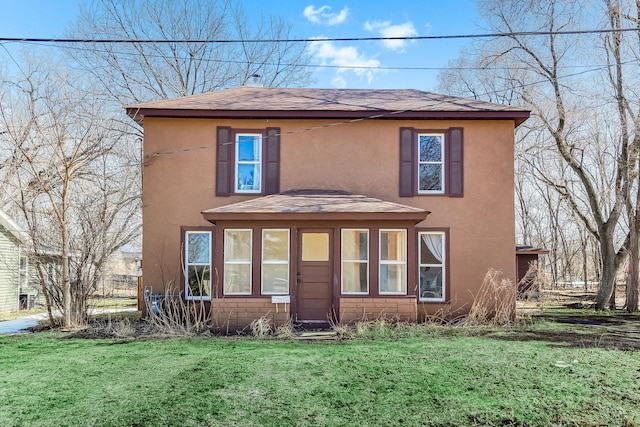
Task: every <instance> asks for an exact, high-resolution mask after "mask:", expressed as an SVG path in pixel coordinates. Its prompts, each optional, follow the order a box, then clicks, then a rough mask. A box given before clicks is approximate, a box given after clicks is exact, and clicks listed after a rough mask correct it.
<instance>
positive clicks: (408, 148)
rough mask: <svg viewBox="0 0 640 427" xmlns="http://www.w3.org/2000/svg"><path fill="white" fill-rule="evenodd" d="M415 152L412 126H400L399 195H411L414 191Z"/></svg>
mask: <svg viewBox="0 0 640 427" xmlns="http://www.w3.org/2000/svg"><path fill="white" fill-rule="evenodd" d="M415 152H416V147H415V144H414V133H413V128H400V197H413V195H414V194H415V192H416V191H415V188H416V182H415V181H416V180H415V179H414V177H415V176H416V175H415V173H416V170H415V169H416V166H415V161H414V156H415Z"/></svg>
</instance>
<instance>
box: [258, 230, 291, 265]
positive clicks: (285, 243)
mask: <svg viewBox="0 0 640 427" xmlns="http://www.w3.org/2000/svg"><path fill="white" fill-rule="evenodd" d="M262 238H263V243H262V245H263V248H262V251H263V252H262V259H263V260H264V261H288V260H289V231H288V230H264V232H263V234H262Z"/></svg>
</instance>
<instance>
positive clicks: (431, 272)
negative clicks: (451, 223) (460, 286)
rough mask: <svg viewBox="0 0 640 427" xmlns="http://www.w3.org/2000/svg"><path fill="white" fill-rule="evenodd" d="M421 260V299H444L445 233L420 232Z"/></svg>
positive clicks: (419, 253) (419, 252) (419, 255)
mask: <svg viewBox="0 0 640 427" xmlns="http://www.w3.org/2000/svg"><path fill="white" fill-rule="evenodd" d="M418 247H419V251H418V257H419V258H418V259H419V261H420V301H444V300H445V289H444V283H445V280H444V279H445V278H444V273H445V270H444V266H445V251H444V248H445V234H444V233H443V232H441V231H436V232H420V233H418Z"/></svg>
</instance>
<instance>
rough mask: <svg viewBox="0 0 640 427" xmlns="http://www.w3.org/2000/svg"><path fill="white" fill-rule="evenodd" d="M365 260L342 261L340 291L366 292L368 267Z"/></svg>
mask: <svg viewBox="0 0 640 427" xmlns="http://www.w3.org/2000/svg"><path fill="white" fill-rule="evenodd" d="M368 266H369V264H368V263H366V262H343V263H342V292H364V293H366V292H367V287H368V286H367V282H368V274H367V273H368V272H367V269H368Z"/></svg>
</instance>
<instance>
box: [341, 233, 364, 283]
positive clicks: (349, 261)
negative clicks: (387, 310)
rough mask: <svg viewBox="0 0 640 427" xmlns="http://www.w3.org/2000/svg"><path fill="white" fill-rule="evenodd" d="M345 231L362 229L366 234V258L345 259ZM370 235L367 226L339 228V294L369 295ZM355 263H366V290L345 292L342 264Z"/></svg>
mask: <svg viewBox="0 0 640 427" xmlns="http://www.w3.org/2000/svg"><path fill="white" fill-rule="evenodd" d="M345 231H364V232H366V235H367V259H366V260H350V259H349V260H346V259H344V232H345ZM370 251H371V236H370V230H369V229H368V228H341V229H340V294H341V295H369V293H370V292H371V273H370V271H369V269H370V267H371V254H370ZM345 263H357V264H366V266H367V268H366V270H367V290H366V292H345V290H344V264H345Z"/></svg>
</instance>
